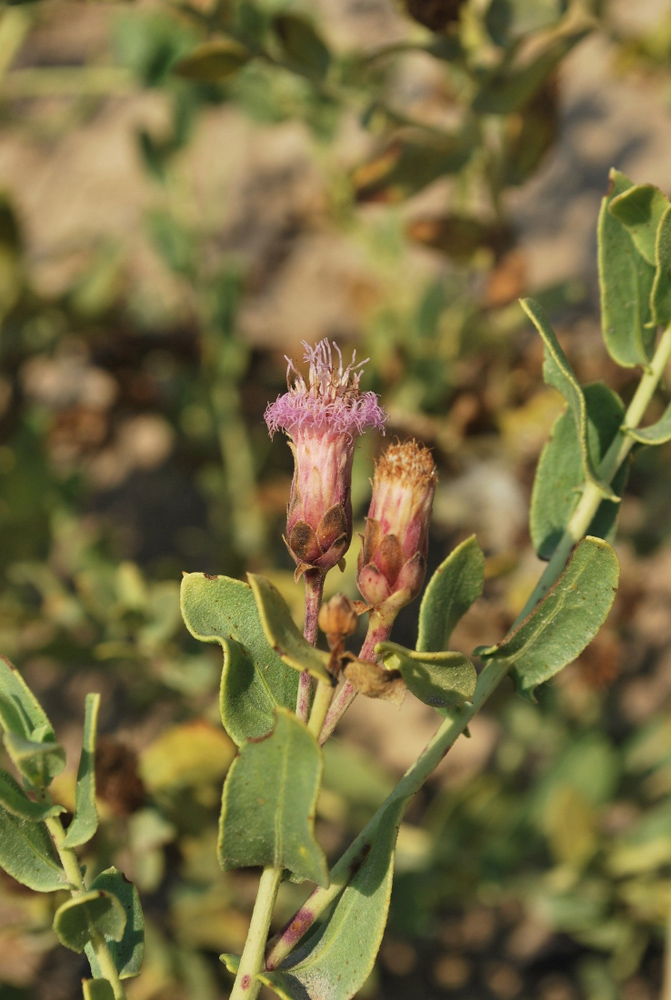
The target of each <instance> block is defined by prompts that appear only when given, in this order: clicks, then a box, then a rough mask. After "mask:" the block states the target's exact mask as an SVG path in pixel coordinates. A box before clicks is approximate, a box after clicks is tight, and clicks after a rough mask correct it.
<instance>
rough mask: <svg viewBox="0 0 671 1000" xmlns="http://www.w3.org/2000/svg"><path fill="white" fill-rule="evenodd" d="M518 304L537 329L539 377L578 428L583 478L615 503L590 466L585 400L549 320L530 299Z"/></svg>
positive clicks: (592, 463) (591, 460) (603, 483)
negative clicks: (542, 356) (541, 361)
mask: <svg viewBox="0 0 671 1000" xmlns="http://www.w3.org/2000/svg"><path fill="white" fill-rule="evenodd" d="M520 304H521V306H522V308H523V309H524V311H525V313H526V314H527V316H528V317H529V319H530V320H531V322H532V323H533V324H534V326H535V327H536V329H537V330H538V332H539V334H540V335H541V337H542V339H543V343H544V344H545V362H544V364H543V377H544V379H545V381H546V382H547V384H548V385H551V386H552V388H553V389H557V391H558V392H560V393H561V394H562V396H563V397H564V399H565V400H566V402H567V403H568V405H569V407H570V409H571V412H572V413H573V418H574V420H575V423H576V427H577V428H578V437H579V442H580V453H581V457H582V468H583V476H584V479H585V480H587V481H588V482H591V483H593V484H594V486H596V487H597V488H598V489H599V492H600V493H601V495H602V496H603V497H605V498H606V499H608V500H614V501H615V502H619V499H620V498H619V497H618V496H617V495H616V494H615V493H614V492H613V490H612V487H611V485H610V483H607V482H605V481H604V480H602V479H600V478H599V475H598V473H597V471H596V468H595V467H594V459H593V457H592V455H591V453H590V445H589V436H588V420H587V404H586V403H585V397H584V395H583V391H582V388H581V386H580V383H579V382H578V380H577V378H576V377H575V374H574V373H573V370H572V368H571V366H570V365H569V363H568V359H567V358H566V355H565V354H564V352H563V351H562V349H561V347H560V345H559V341H558V340H557V338H556V336H555V333H554V330H553V329H552V327H551V326H550V321H549V320H548V318H547V315H546V313H545V310H544V309H543V307H542V306H541V305H540V303H538V302H535V301H534V300H533V299H522V300H521V301H520Z"/></svg>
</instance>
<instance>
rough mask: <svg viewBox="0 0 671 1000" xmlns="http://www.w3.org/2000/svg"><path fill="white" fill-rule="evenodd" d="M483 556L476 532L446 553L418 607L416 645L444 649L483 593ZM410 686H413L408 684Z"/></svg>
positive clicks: (422, 648)
mask: <svg viewBox="0 0 671 1000" xmlns="http://www.w3.org/2000/svg"><path fill="white" fill-rule="evenodd" d="M484 582H485V557H484V554H483V552H482V549H481V548H480V546H479V544H478V540H477V538H476V537H475V535H471V537H470V538H467V539H466V541H465V542H462V543H461V545H457V547H456V549H454V551H453V552H451V553H450V554H449V556H448V557H447V559H445V560H444V561H443V562H442V563H441V564H440V566H439V567H438V569H437V570H436V572H435V573H434V574H433V576H432V577H431V579H430V580H429V583H428V585H427V588H426V591H425V592H424V597H423V598H422V604H421V606H420V609H419V633H418V636H417V649H418V650H419V651H420V652H424V653H437V652H439V651H440V650H444V649H447V647H448V646H449V644H450V638H451V636H452V632H453V630H454V627H455V625H456V624H457V622H458V621H459V619H460V618H461V617H462V615H465V614H466V612H467V611H468V609H469V608H470V606H471V605H472V604H473V603H474V602H475V601H477V599H478V597H480V595H481V593H482V588H483V586H484ZM410 690H412V688H410Z"/></svg>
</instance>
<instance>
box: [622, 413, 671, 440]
mask: <svg viewBox="0 0 671 1000" xmlns="http://www.w3.org/2000/svg"><path fill="white" fill-rule="evenodd" d="M626 433H627V434H628V435H629V436H630V437H633V438H634V440H635V441H640V443H641V444H666V442H667V441H671V403H670V404H669V405H668V406H667V408H666V410H665V411H664V414H663V415H662V416H661V417H660V419H659V420H657V421H656V422H655V423H654V424H650V425H649V426H648V427H627V429H626Z"/></svg>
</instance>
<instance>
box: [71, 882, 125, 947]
mask: <svg viewBox="0 0 671 1000" xmlns="http://www.w3.org/2000/svg"><path fill="white" fill-rule="evenodd" d="M125 925H126V912H125V910H124V908H123V906H122V905H121V903H120V902H119V900H118V899H117V898H116V896H114V895H112V893H109V892H101V891H100V890H96V891H93V892H84V893H82V894H81V895H79V896H73V898H72V899H68V901H67V902H66V903H63V905H62V906H59V908H58V909H57V910H56V914H55V916H54V931H55V933H56V936H57V937H58V940H59V941H60V942H61V944H63V945H65V947H66V948H69V949H70V950H71V951H77V952H82V951H84V948H85V947H86V945H87V944H88V942H89V941H90V940H91V939H92V938H93V936H94V934H95V933H96V931H98V932H99V933H100V934H103V935H104V936H105V937H107V938H111V939H112V940H113V941H120V940H121V937H122V935H123V932H124V927H125Z"/></svg>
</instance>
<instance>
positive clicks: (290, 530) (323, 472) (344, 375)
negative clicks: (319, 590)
mask: <svg viewBox="0 0 671 1000" xmlns="http://www.w3.org/2000/svg"><path fill="white" fill-rule="evenodd" d="M303 346H304V347H305V354H304V361H305V362H306V363H307V364H308V365H309V370H308V377H307V381H306V380H305V378H304V377H303V375H301V374H300V372H298V371H297V369H296V367H295V366H294V363H293V361H291V360H290V359H289V358H287V364H288V368H287V392H285V393H284V394H283V395H282V396H278V398H277V399H276V400H275V402H274V403H269V405H268V407H267V409H266V412H265V420H266V424H267V425H268V431H269V432H270V436H271V437H272V436H273V434H274V433H275V432H276V431H277V430H280V429H282V430H283V431H285V432H286V434H287V435H288V436H289V438H290V447H291V449H292V451H293V453H294V478H293V482H292V484H291V495H290V497H289V506H288V508H287V537H286V542H287V546H288V548H289V551H290V552H291V554H292V556H293V558H294V560H295V561H296V567H297V568H296V574H297V575H298V576H300V574H301V573H303V572H305V571H306V570H308V569H319V570H321V572H322V573H327V572H328V570H330V569H332V567H333V566H335V565H336V564H337V563H339V562H340V560H341V559H342V557H343V556H344V554H345V552H346V551H347V549H348V548H349V545H350V542H351V540H352V501H351V495H350V493H351V484H352V462H353V459H354V444H355V441H356V437H357V435H358V434H362V433H363V432H364V430H365V429H366V428H367V427H375V428H377V429H378V430H381V431H383V432H384V425H385V421H386V415H385V413H384V410H383V409H382V407H381V406H380V404H379V403H378V401H377V396H376V395H375V393H374V392H360V390H359V382H360V380H361V375H362V371H361V368H362V367H363V365H364V364H365V363H366V362H365V361H360V362H358V363H357V362H356V354H355V353H354V354H353V355H352V360H351V361H350V363H349V364H348V365H347V366H344V365H343V359H342V353H341V351H340V348H339V347H338V346H337V344H335V343H334V344H333V349H334V350H335V352H336V353H337V356H338V359H337V363H336V362H335V360H334V355H333V349H332V346H331V344H330V343H329V342H328V340H322V341H320V342H319V343H318V344H317V345H316V347H309V346H308V345H307V344H305V343H304V344H303Z"/></svg>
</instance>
